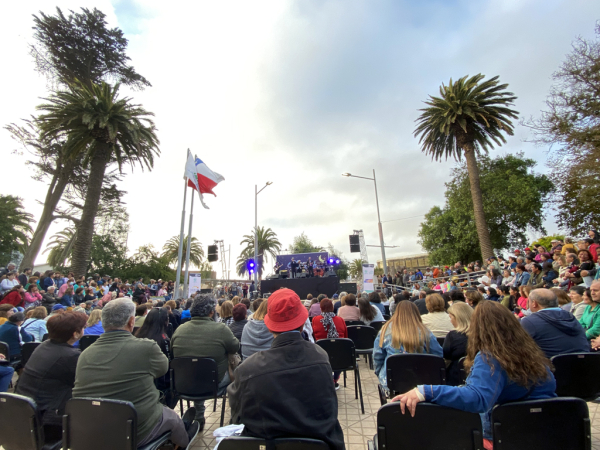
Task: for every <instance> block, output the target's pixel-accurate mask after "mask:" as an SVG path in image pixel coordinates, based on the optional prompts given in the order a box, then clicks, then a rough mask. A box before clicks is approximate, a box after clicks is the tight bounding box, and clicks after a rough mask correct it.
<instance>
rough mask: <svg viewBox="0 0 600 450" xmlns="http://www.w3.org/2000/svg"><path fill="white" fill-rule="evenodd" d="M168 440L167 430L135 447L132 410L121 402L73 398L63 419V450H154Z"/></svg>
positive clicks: (132, 408) (131, 405) (135, 436)
mask: <svg viewBox="0 0 600 450" xmlns="http://www.w3.org/2000/svg"><path fill="white" fill-rule="evenodd" d="M170 438H171V432H170V431H169V432H167V433H164V434H163V435H161V436H160V437H159V438H158V439H156V440H154V441H152V442H150V443H148V444H146V445H143V446H141V447H138V445H137V413H136V411H135V407H134V406H133V403H131V402H125V401H122V400H108V399H102V398H85V397H81V398H72V399H70V400H69V401H68V402H67V406H66V408H65V414H64V416H63V449H64V450H67V449H70V450H106V449H122V450H136V449H137V450H155V449H158V448H159V447H161V446H163V445H164V444H166V443H167V442H168V441H169V439H170Z"/></svg>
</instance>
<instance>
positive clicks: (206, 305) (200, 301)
mask: <svg viewBox="0 0 600 450" xmlns="http://www.w3.org/2000/svg"><path fill="white" fill-rule="evenodd" d="M216 304H217V301H216V300H215V298H214V297H213V296H212V295H211V294H198V295H196V298H194V303H192V307H191V308H190V315H191V316H192V317H208V316H209V315H210V313H211V312H213V311H214V310H215V306H216Z"/></svg>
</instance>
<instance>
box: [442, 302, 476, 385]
mask: <svg viewBox="0 0 600 450" xmlns="http://www.w3.org/2000/svg"><path fill="white" fill-rule="evenodd" d="M472 315H473V308H471V307H470V306H469V305H467V304H466V303H464V302H454V303H453V304H452V306H451V307H450V308H448V316H450V321H451V322H452V325H453V326H454V330H452V331H450V332H449V333H448V334H447V335H446V339H444V359H445V360H446V361H447V362H448V367H447V368H446V383H447V384H448V385H450V386H458V385H459V384H461V381H462V380H461V379H462V377H461V373H460V367H459V365H458V361H459V360H460V358H462V357H464V356H466V355H467V343H468V342H469V339H468V336H467V333H468V332H469V327H470V323H471V316H472Z"/></svg>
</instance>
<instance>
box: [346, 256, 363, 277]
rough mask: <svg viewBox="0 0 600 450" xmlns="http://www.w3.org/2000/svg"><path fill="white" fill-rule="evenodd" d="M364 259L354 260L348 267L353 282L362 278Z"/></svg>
mask: <svg viewBox="0 0 600 450" xmlns="http://www.w3.org/2000/svg"><path fill="white" fill-rule="evenodd" d="M362 265H363V260H362V259H354V260H352V262H350V264H349V265H348V273H349V274H350V277H351V278H352V279H353V280H360V279H361V278H362Z"/></svg>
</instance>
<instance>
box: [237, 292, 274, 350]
mask: <svg viewBox="0 0 600 450" xmlns="http://www.w3.org/2000/svg"><path fill="white" fill-rule="evenodd" d="M259 300H260V299H257V300H254V302H253V305H254V304H255V303H256V302H258V301H259ZM267 307H268V300H261V301H260V304H259V306H258V309H256V311H255V312H254V314H252V318H251V319H250V320H249V321H248V323H247V324H246V326H245V327H244V330H243V331H242V340H241V341H240V344H241V347H242V358H243V359H246V358H249V357H250V356H252V355H253V354H254V353H256V352H260V351H263V350H268V349H270V348H271V343H272V342H273V335H272V334H271V332H270V331H269V329H268V328H267V326H266V325H265V322H264V318H265V315H266V314H267Z"/></svg>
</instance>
